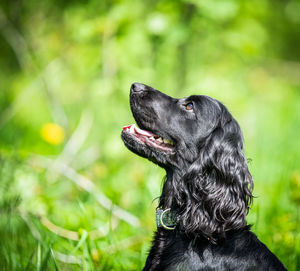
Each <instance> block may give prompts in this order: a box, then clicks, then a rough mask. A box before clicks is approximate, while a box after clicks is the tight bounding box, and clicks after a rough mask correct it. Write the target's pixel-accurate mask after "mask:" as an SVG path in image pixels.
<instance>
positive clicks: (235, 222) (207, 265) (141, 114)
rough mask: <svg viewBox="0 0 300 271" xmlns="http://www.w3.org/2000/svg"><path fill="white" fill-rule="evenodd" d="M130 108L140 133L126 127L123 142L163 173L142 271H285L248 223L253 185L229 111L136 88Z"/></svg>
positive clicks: (198, 99) (207, 101) (204, 99)
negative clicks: (155, 219)
mask: <svg viewBox="0 0 300 271" xmlns="http://www.w3.org/2000/svg"><path fill="white" fill-rule="evenodd" d="M130 106H131V110H132V113H133V116H134V118H135V120H136V122H137V124H138V126H139V127H140V128H141V129H139V128H137V127H136V126H135V125H130V126H127V127H124V128H123V132H122V139H123V141H124V143H125V145H126V146H127V147H128V148H129V149H130V150H131V151H133V152H134V153H136V154H138V155H140V156H142V157H145V158H148V159H149V160H151V161H152V162H154V163H156V164H158V165H159V166H161V167H162V168H164V169H165V170H166V173H167V176H166V181H165V183H164V186H163V191H162V194H161V196H160V201H159V206H158V209H157V213H156V218H157V226H158V228H157V232H156V233H155V237H154V240H153V246H152V248H151V250H150V253H149V256H148V258H147V261H146V265H145V267H144V270H169V271H175V270H178V271H183V270H193V271H196V270H197V271H198V270H239V271H241V270H286V268H285V267H284V266H283V264H282V263H281V262H280V261H279V260H278V258H276V256H275V255H274V254H272V252H270V251H269V249H268V248H267V247H266V246H265V245H264V244H263V243H261V242H260V241H259V240H258V238H257V237H256V235H255V234H254V233H252V232H251V231H250V227H249V226H248V225H247V222H246V215H247V213H248V210H249V206H250V204H251V202H252V187H253V180H252V176H251V174H250V173H249V170H248V165H247V160H246V158H245V156H244V153H243V136H242V132H241V129H240V127H239V125H238V123H237V122H236V120H235V119H234V118H233V117H232V116H231V114H230V113H229V112H228V110H227V109H226V107H225V106H224V105H223V104H221V103H220V102H218V101H217V100H214V99H212V98H210V97H208V96H203V95H200V96H196V95H195V96H190V97H187V98H184V99H175V98H172V97H169V96H167V95H165V94H163V93H161V92H159V91H158V90H155V89H153V88H151V87H149V86H146V85H143V84H139V83H135V84H133V85H132V86H131V91H130Z"/></svg>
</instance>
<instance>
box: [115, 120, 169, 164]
mask: <svg viewBox="0 0 300 271" xmlns="http://www.w3.org/2000/svg"><path fill="white" fill-rule="evenodd" d="M121 137H122V140H123V142H124V143H125V145H126V147H127V148H128V149H129V150H131V151H132V152H134V153H135V154H137V155H139V156H141V157H144V158H147V159H149V160H150V161H152V162H154V163H155V164H158V165H159V166H161V167H166V166H168V165H169V160H170V159H169V158H170V156H172V155H173V154H174V153H175V147H174V146H173V145H172V143H171V142H170V141H168V140H164V139H162V138H161V137H158V136H156V135H154V134H152V133H151V132H149V131H145V130H141V129H139V128H138V127H136V126H135V125H134V124H133V125H129V126H126V127H123V131H122V134H121Z"/></svg>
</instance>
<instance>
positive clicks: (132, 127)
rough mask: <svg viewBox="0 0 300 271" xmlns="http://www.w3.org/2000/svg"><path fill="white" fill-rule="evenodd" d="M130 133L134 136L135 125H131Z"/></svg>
mask: <svg viewBox="0 0 300 271" xmlns="http://www.w3.org/2000/svg"><path fill="white" fill-rule="evenodd" d="M129 131H130V133H132V134H134V125H131V127H130V130H129Z"/></svg>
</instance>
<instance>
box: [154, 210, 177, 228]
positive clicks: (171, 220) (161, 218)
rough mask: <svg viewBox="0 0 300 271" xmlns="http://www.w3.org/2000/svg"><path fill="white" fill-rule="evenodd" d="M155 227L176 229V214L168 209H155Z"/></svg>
mask: <svg viewBox="0 0 300 271" xmlns="http://www.w3.org/2000/svg"><path fill="white" fill-rule="evenodd" d="M156 227H157V228H164V229H166V230H174V229H175V227H176V213H175V212H174V211H171V208H168V209H165V210H163V209H156Z"/></svg>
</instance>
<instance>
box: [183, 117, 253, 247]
mask: <svg viewBox="0 0 300 271" xmlns="http://www.w3.org/2000/svg"><path fill="white" fill-rule="evenodd" d="M228 114H229V113H228ZM183 185H184V189H181V193H180V194H181V195H180V200H179V201H178V202H179V205H180V206H179V210H180V211H179V216H178V223H179V228H180V229H181V230H182V231H184V232H186V233H188V234H189V233H201V234H202V235H204V236H206V237H207V238H208V239H210V240H212V241H213V242H215V241H216V240H217V239H218V238H220V237H222V236H224V234H225V232H226V231H230V230H233V229H235V230H238V229H242V228H245V227H246V226H247V224H246V215H247V213H248V209H249V206H250V204H251V202H252V188H253V180H252V176H251V174H250V173H249V170H248V165H247V160H246V158H245V156H244V153H243V137H242V133H241V130H240V127H239V125H238V123H237V122H236V121H235V120H234V119H233V118H232V117H231V116H230V119H229V120H228V118H227V120H221V121H220V123H219V125H218V126H217V127H216V128H215V129H214V131H213V132H212V133H211V134H210V135H209V136H208V137H207V138H206V139H205V141H203V142H202V146H201V148H200V155H199V157H198V159H197V160H196V161H195V162H194V163H193V164H192V165H191V166H190V168H189V170H188V172H187V173H186V174H185V176H184V178H183Z"/></svg>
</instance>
